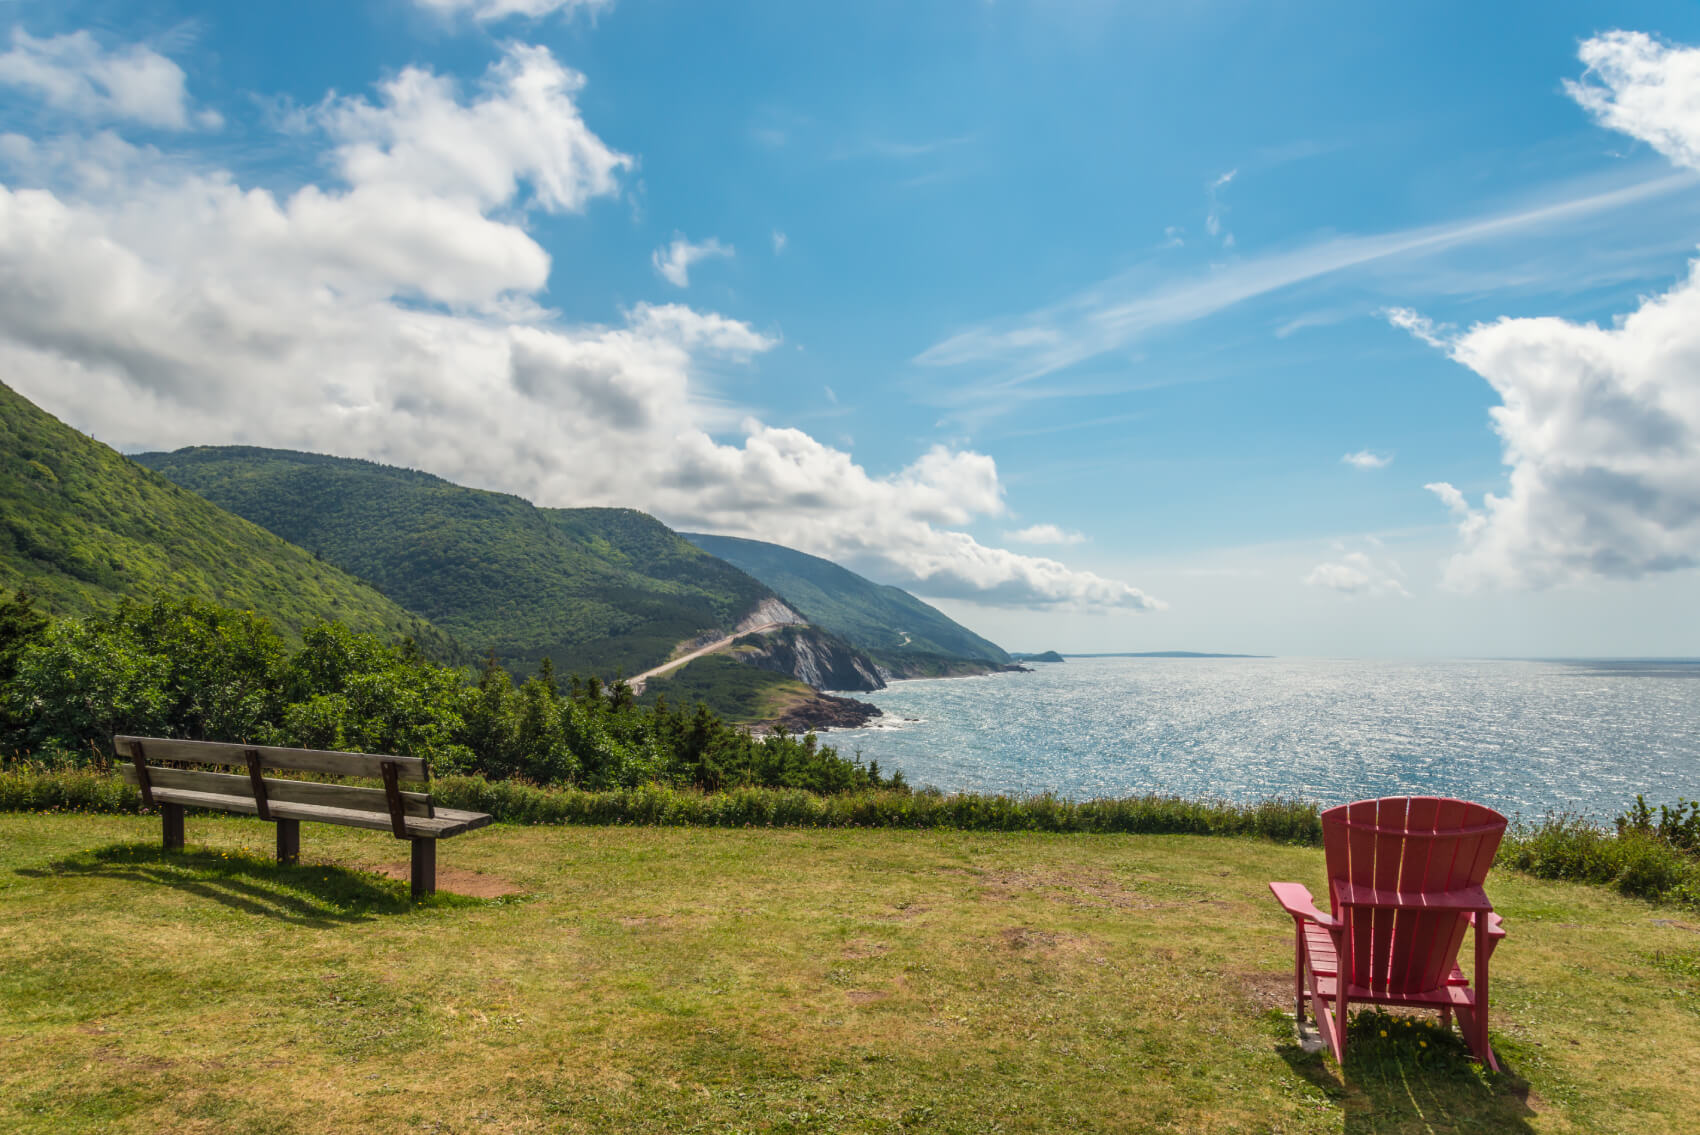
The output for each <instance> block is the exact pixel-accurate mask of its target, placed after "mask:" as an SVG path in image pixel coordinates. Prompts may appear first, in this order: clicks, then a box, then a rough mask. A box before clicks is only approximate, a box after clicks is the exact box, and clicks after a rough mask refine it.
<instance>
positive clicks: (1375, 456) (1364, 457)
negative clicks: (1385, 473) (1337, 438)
mask: <svg viewBox="0 0 1700 1135" xmlns="http://www.w3.org/2000/svg"><path fill="white" fill-rule="evenodd" d="M1340 463H1341V464H1342V465H1350V466H1351V467H1352V468H1354V469H1385V468H1387V467H1388V466H1389V465H1391V464H1393V455H1392V454H1390V453H1386V454H1383V453H1371V452H1370V451H1369V450H1367V449H1360V450H1358V451H1357V452H1356V453H1348V454H1346V455H1345V456H1344V457H1342V458H1340Z"/></svg>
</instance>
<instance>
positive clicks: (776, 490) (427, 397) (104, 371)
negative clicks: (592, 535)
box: [0, 46, 1158, 610]
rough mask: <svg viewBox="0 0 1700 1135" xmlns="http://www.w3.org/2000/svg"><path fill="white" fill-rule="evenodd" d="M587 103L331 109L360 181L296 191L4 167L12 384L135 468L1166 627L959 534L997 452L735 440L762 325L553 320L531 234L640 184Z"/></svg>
mask: <svg viewBox="0 0 1700 1135" xmlns="http://www.w3.org/2000/svg"><path fill="white" fill-rule="evenodd" d="M581 84H582V79H581V78H580V77H579V76H577V75H576V74H575V73H573V72H571V71H569V70H567V69H565V68H563V67H561V66H560V65H559V63H557V62H556V61H555V60H554V58H553V57H552V56H551V55H550V54H549V53H548V52H547V51H544V50H543V49H541V48H533V47H525V46H515V47H511V48H509V49H508V50H507V52H506V53H505V55H504V56H503V58H502V59H501V60H500V61H499V62H498V63H497V64H496V65H495V66H494V67H492V69H491V70H490V72H489V74H488V75H487V76H486V77H485V79H484V81H483V82H482V83H481V84H479V85H478V86H477V87H476V88H474V89H472V90H470V91H462V90H461V89H459V88H458V87H457V86H456V85H455V84H453V83H452V82H450V81H448V80H446V79H443V78H441V77H440V76H437V75H435V74H432V73H431V72H428V71H424V70H420V69H409V70H407V71H404V72H402V73H400V74H399V75H397V76H396V77H395V78H394V79H392V80H390V81H388V82H386V83H384V84H382V85H381V87H380V88H379V90H378V94H377V96H376V97H375V98H374V99H371V100H368V99H362V98H333V99H329V100H327V101H326V102H324V103H322V104H321V105H320V106H318V107H317V108H315V109H314V110H312V111H311V112H310V113H309V114H308V115H307V116H306V118H305V122H304V125H306V126H308V127H310V128H312V129H316V130H318V131H321V132H322V135H323V137H324V139H325V144H326V154H325V156H326V158H327V165H328V168H330V169H332V170H334V171H335V172H336V174H338V175H339V176H340V181H339V182H337V183H334V184H324V185H311V184H310V185H304V186H302V187H300V188H299V189H297V190H295V191H294V192H292V193H289V194H286V195H278V194H275V193H273V192H272V191H270V190H267V189H263V188H256V187H250V186H244V185H242V184H240V183H239V181H238V180H237V178H236V177H235V176H234V175H233V174H230V173H227V172H221V171H216V170H215V171H210V172H209V171H208V170H207V169H206V168H205V164H204V160H203V159H199V158H197V159H193V160H185V161H181V162H179V161H177V160H174V159H173V158H171V157H170V156H168V155H164V154H160V153H158V152H157V151H152V150H142V149H138V148H137V147H134V146H131V145H129V144H128V143H125V142H123V141H122V140H121V139H118V138H116V137H115V136H108V135H97V136H96V137H95V138H92V139H84V140H80V141H79V140H77V139H64V138H61V139H47V140H41V141H31V142H29V143H28V144H27V145H9V146H8V148H7V153H8V154H10V155H11V156H12V157H13V158H14V159H18V158H19V157H20V156H21V158H22V159H23V160H21V161H19V162H18V166H17V168H19V169H21V170H23V171H25V172H26V173H28V175H29V176H31V177H33V178H35V179H36V181H35V182H34V183H33V184H18V183H13V184H7V185H0V375H4V376H5V380H6V381H7V382H8V383H10V384H11V385H13V386H15V387H16V388H17V389H19V390H20V391H21V392H22V393H24V394H25V395H26V396H28V397H30V398H32V399H34V400H36V401H38V402H39V403H41V404H42V405H44V406H45V407H46V408H47V409H49V410H50V411H52V412H54V413H57V414H59V415H60V416H61V417H64V418H66V419H67V420H69V421H70V422H71V423H72V424H73V425H76V426H78V427H80V428H83V429H87V430H89V431H90V432H92V433H94V434H95V435H96V436H98V437H100V438H102V439H103V440H106V441H109V442H111V443H114V444H117V445H119V446H121V447H124V448H130V449H135V448H140V447H164V448H175V447H177V446H181V445H189V444H221V443H242V444H253V445H271V446H281V447H287V448H297V449H309V450H315V451H319V452H326V453H333V454H339V455H343V456H352V457H364V458H369V459H372V460H377V461H387V462H391V463H394V464H400V465H405V466H411V467H414V468H420V469H427V470H430V471H431V472H434V473H437V474H440V475H442V476H445V477H448V478H450V479H451V480H455V481H458V482H460V483H463V484H470V485H475V486H479V487H484V488H493V489H501V490H504V491H508V492H515V493H519V494H521V495H523V496H526V497H528V498H530V499H532V500H535V501H537V502H539V503H542V504H549V505H569V504H572V505H589V504H601V505H625V506H634V507H640V508H645V509H648V510H650V511H652V512H655V513H657V514H658V515H660V516H662V517H663V519H667V520H670V521H672V522H674V523H677V524H689V525H691V526H694V527H699V528H704V529H709V530H713V531H721V532H727V533H730V534H735V535H748V536H756V537H761V538H765V539H780V540H783V541H784V542H785V543H787V544H792V545H795V546H797V547H801V548H803V549H805V550H808V551H812V552H815V553H817V554H822V555H827V556H830V557H832V558H835V559H841V560H845V561H847V562H850V563H852V564H855V565H857V566H859V567H861V568H862V569H863V570H867V571H870V572H872V573H874V574H876V575H878V576H880V577H881V578H886V579H890V580H892V581H894V582H900V583H905V584H908V585H910V586H913V587H915V588H916V589H918V590H922V591H924V592H928V593H931V594H936V595H946V596H964V597H968V598H972V599H975V600H977V601H979V602H989V603H998V604H1005V605H1010V606H1033V607H1045V608H1058V607H1077V608H1087V609H1121V610H1144V609H1149V608H1152V607H1155V606H1158V603H1157V602H1156V601H1155V600H1153V599H1151V598H1150V597H1149V596H1147V595H1145V594H1144V593H1143V592H1141V591H1140V590H1138V589H1137V588H1134V587H1132V586H1130V585H1128V584H1126V583H1122V582H1119V581H1116V580H1111V579H1105V578H1103V577H1101V576H1097V575H1095V574H1092V573H1090V572H1082V571H1075V570H1073V569H1071V568H1069V567H1067V566H1065V565H1063V564H1061V563H1058V562H1057V561H1055V560H1051V559H1046V558H1041V557H1032V556H1024V555H1020V554H1017V553H1014V552H1010V551H1006V550H1003V549H998V548H988V547H985V546H984V545H981V544H979V543H978V542H976V541H975V540H974V539H973V538H972V537H971V536H969V535H968V534H966V533H965V532H962V531H959V530H958V529H960V528H962V527H964V526H966V525H968V524H970V523H974V522H977V521H978V520H980V519H982V518H986V517H994V518H995V517H1001V516H1003V515H1004V513H1005V505H1004V500H1003V487H1002V484H1001V482H1000V481H999V478H998V473H997V468H996V465H995V463H994V462H993V461H992V459H991V458H990V457H987V456H985V455H983V454H978V453H972V452H964V451H961V450H955V449H949V448H945V447H937V448H934V449H931V450H929V451H927V452H926V453H924V454H922V455H921V456H920V457H919V458H918V459H916V460H915V461H914V462H912V463H911V464H909V465H908V466H907V467H905V468H903V469H900V470H898V471H896V472H894V473H891V474H889V475H884V476H877V475H874V474H871V473H869V472H868V471H867V470H866V469H865V468H863V467H862V466H860V465H858V464H857V463H856V461H855V460H854V458H853V457H852V456H851V455H850V454H849V453H848V452H845V451H844V450H841V449H835V448H833V447H831V446H828V445H825V444H822V443H821V442H819V441H818V440H816V439H815V438H813V437H810V436H809V435H808V434H806V433H803V432H802V431H800V430H795V429H781V428H775V427H773V426H770V425H767V424H765V423H763V422H761V421H759V420H755V419H750V420H747V421H745V422H743V423H742V425H741V426H739V427H738V428H737V429H735V430H729V429H726V428H725V427H726V426H727V424H728V423H727V422H726V421H725V410H724V407H723V403H722V402H721V401H720V400H719V399H717V398H716V396H715V391H714V390H713V389H711V388H708V387H706V386H705V385H704V383H703V379H702V377H701V376H702V372H703V371H704V369H705V368H706V367H708V366H710V365H715V364H718V363H720V362H722V361H733V362H737V361H740V360H747V359H749V358H751V357H753V356H756V355H759V354H761V353H762V352H765V351H768V350H770V349H771V348H772V347H773V346H774V345H775V344H776V342H777V340H776V338H775V337H773V336H771V335H768V334H765V333H763V332H762V331H759V330H757V329H756V328H754V327H752V326H751V325H750V324H748V323H746V322H743V321H741V320H736V319H731V318H727V317H725V316H721V315H716V314H712V313H705V312H699V311H696V310H693V309H692V308H689V307H685V306H681V305H672V304H669V305H641V304H640V305H638V306H636V307H634V308H632V309H630V310H628V311H626V312H624V313H623V314H622V315H621V316H620V317H619V318H617V319H615V320H612V321H610V322H607V323H574V322H571V321H567V320H564V319H562V318H561V317H560V316H559V315H558V314H557V313H554V312H551V311H549V310H547V309H545V308H544V307H543V306H542V305H541V302H540V299H541V297H542V295H543V289H544V287H545V286H546V285H547V283H548V281H549V279H550V276H551V272H552V271H555V270H556V267H555V266H554V265H552V264H551V262H550V258H549V256H548V254H547V252H546V251H545V250H544V249H543V248H542V247H540V246H539V245H538V244H537V243H536V242H535V241H534V240H532V239H531V237H530V236H529V235H528V234H527V233H526V232H525V230H524V228H523V227H522V226H523V224H524V222H525V219H526V214H527V213H528V212H530V211H535V210H549V211H560V212H570V211H581V210H584V209H586V208H587V207H588V206H589V204H590V203H591V202H592V201H593V200H595V199H596V198H599V197H609V196H613V195H615V194H617V193H618V192H619V191H620V175H621V174H622V172H624V171H625V170H626V169H627V168H629V166H630V164H631V162H630V159H628V158H626V157H625V156H624V155H621V154H618V153H616V152H615V151H613V150H612V149H610V148H609V147H608V146H607V145H606V144H605V143H603V142H602V140H601V139H599V138H598V137H597V136H596V135H595V134H594V133H592V132H591V131H590V130H589V128H588V127H586V125H585V124H584V122H583V121H582V119H581V117H580V115H579V112H578V108H577V105H576V102H575V94H576V92H577V90H578V89H579V87H580V85H581ZM14 151H16V152H14ZM103 166H104V172H103V171H102V170H101V169H100V168H97V167H103ZM420 300H424V301H427V302H424V303H421V302H420ZM711 429H712V430H714V431H715V433H714V434H711V433H710V430H711ZM726 434H731V435H732V436H733V438H734V440H731V441H726V440H720V439H719V437H718V436H717V435H726Z"/></svg>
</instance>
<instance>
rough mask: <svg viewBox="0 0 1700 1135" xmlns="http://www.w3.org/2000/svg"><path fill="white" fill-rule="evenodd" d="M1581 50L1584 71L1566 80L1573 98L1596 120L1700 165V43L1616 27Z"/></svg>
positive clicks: (1673, 157) (1696, 166)
mask: <svg viewBox="0 0 1700 1135" xmlns="http://www.w3.org/2000/svg"><path fill="white" fill-rule="evenodd" d="M1579 54H1580V56H1581V58H1582V62H1583V63H1586V64H1587V65H1588V72H1587V74H1586V75H1584V76H1583V77H1582V79H1581V80H1579V81H1578V80H1566V81H1565V84H1564V89H1565V92H1566V93H1567V94H1569V95H1570V97H1571V98H1573V99H1575V100H1576V101H1577V102H1578V103H1579V104H1581V106H1582V107H1583V108H1584V109H1586V110H1587V111H1588V112H1589V113H1590V114H1592V115H1593V116H1594V117H1595V119H1597V120H1598V121H1599V123H1600V125H1602V126H1608V127H1610V128H1611V129H1613V130H1619V131H1622V132H1623V133H1625V134H1628V135H1630V136H1631V137H1633V138H1639V139H1640V140H1641V141H1643V142H1646V143H1647V144H1648V145H1650V146H1652V147H1653V148H1654V149H1656V150H1658V151H1659V153H1661V154H1663V155H1665V156H1666V157H1667V158H1669V159H1670V160H1671V161H1673V162H1675V163H1676V164H1677V165H1683V166H1689V167H1692V168H1694V169H1700V47H1679V46H1672V45H1668V44H1663V43H1660V42H1659V41H1658V40H1655V39H1654V38H1653V37H1652V36H1650V35H1647V34H1645V33H1643V32H1626V31H1614V32H1607V33H1606V34H1605V35H1601V36H1595V37H1594V38H1593V39H1590V40H1588V41H1587V42H1585V43H1584V44H1583V45H1582V49H1581V51H1580V52H1579Z"/></svg>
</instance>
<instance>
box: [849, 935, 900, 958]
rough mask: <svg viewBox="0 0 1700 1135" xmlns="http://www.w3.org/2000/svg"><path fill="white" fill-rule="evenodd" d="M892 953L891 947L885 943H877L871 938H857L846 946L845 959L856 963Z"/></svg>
mask: <svg viewBox="0 0 1700 1135" xmlns="http://www.w3.org/2000/svg"><path fill="white" fill-rule="evenodd" d="M890 952H891V947H890V946H888V945H886V944H885V943H884V942H875V941H874V940H872V939H871V938H857V939H855V940H854V941H851V942H846V943H845V944H844V955H843V956H844V959H845V960H846V961H855V960H857V959H858V958H878V957H883V956H885V955H886V954H888V953H890Z"/></svg>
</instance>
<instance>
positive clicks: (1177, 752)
mask: <svg viewBox="0 0 1700 1135" xmlns="http://www.w3.org/2000/svg"><path fill="white" fill-rule="evenodd" d="M1696 679H1700V664H1696V663H1692V662H1677V663H1658V662H1650V663H1627V662H1619V661H1610V662H1597V663H1596V662H1518V661H1456V662H1453V661H1447V662H1385V661H1354V660H1333V659H1287V658H1268V659H1265V658H1258V659H1253V658H1234V659H1140V658H1073V659H1069V660H1068V661H1066V662H1063V663H1052V664H1045V663H1035V664H1033V673H1030V674H994V675H988V676H985V677H978V678H951V679H939V680H927V681H912V682H894V683H893V684H892V685H891V687H890V688H889V689H885V690H881V691H879V692H877V693H873V694H856V695H855V696H856V697H859V698H863V699H865V700H867V701H871V702H873V703H875V704H876V705H878V706H879V707H880V708H881V709H882V710H883V711H884V713H885V716H884V717H883V718H879V719H876V724H875V726H874V727H872V728H866V729H855V730H844V731H840V732H834V733H832V734H830V735H829V736H828V737H827V740H828V742H829V743H831V744H833V745H835V746H837V747H838V749H839V751H840V752H842V753H844V754H846V755H848V754H851V753H855V752H858V751H859V752H860V754H861V756H862V757H863V759H864V760H877V761H878V762H879V763H880V767H881V769H882V771H886V772H889V771H891V770H892V769H901V770H903V773H904V775H905V776H906V777H907V778H908V780H909V782H910V783H911V784H913V785H916V786H922V785H935V786H937V787H939V788H942V789H945V790H947V791H976V792H1013V793H1039V792H1055V793H1058V794H1059V795H1062V796H1067V797H1072V798H1076V799H1084V798H1088V797H1094V796H1126V795H1130V794H1137V793H1146V792H1159V793H1176V794H1179V795H1183V796H1209V797H1217V798H1223V799H1228V800H1236V801H1249V800H1256V799H1261V798H1264V797H1268V796H1297V797H1301V798H1304V799H1307V800H1314V801H1319V802H1322V803H1325V804H1333V803H1340V802H1343V801H1347V800H1355V799H1363V798H1367V797H1374V796H1389V795H1406V794H1409V795H1424V794H1434V795H1445V796H1462V797H1465V798H1468V799H1473V800H1479V801H1481V802H1482V803H1484V804H1488V805H1491V806H1492V807H1495V808H1498V809H1499V810H1501V811H1503V812H1505V813H1506V814H1507V815H1512V814H1521V815H1522V816H1523V817H1524V818H1527V819H1534V818H1538V817H1539V816H1541V815H1542V814H1544V813H1545V812H1547V811H1548V810H1556V811H1565V810H1571V811H1578V812H1582V813H1585V814H1588V815H1591V816H1594V817H1596V818H1601V819H1609V818H1610V817H1611V816H1613V815H1615V814H1616V813H1617V812H1618V811H1621V810H1622V809H1623V808H1624V806H1625V805H1627V804H1628V803H1629V802H1630V801H1631V800H1633V798H1634V796H1635V794H1636V793H1638V792H1642V793H1646V794H1647V797H1648V799H1649V800H1650V801H1654V802H1660V801H1670V802H1674V801H1675V800H1676V798H1677V797H1678V796H1686V797H1688V798H1691V799H1695V798H1700V680H1696Z"/></svg>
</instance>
